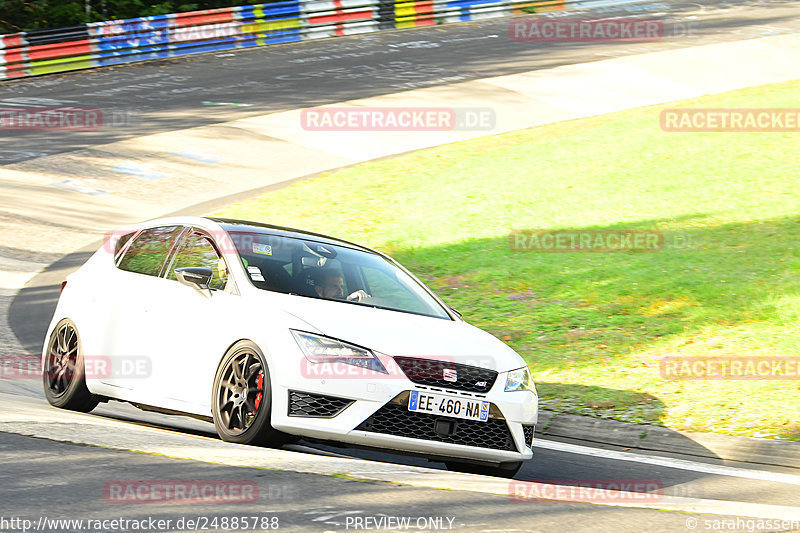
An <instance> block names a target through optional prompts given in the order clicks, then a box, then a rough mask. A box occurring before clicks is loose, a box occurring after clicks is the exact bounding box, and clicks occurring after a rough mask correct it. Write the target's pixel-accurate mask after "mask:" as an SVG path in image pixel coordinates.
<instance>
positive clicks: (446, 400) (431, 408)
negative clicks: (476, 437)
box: [408, 390, 489, 422]
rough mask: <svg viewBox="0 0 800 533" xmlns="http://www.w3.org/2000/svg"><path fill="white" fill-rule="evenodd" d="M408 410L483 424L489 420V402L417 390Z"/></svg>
mask: <svg viewBox="0 0 800 533" xmlns="http://www.w3.org/2000/svg"><path fill="white" fill-rule="evenodd" d="M408 410H409V411H412V412H414V413H429V414H432V415H442V416H450V417H453V418H463V419H466V420H480V421H481V422H486V421H487V420H489V402H486V401H482V400H470V399H467V398H458V397H456V396H447V395H444V394H435V393H432V392H420V391H416V390H412V391H411V396H410V397H409V399H408Z"/></svg>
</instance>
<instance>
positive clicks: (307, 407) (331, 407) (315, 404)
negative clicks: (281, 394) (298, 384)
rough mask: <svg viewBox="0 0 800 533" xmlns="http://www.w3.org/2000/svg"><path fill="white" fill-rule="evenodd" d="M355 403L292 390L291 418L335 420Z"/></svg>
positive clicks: (344, 399)
mask: <svg viewBox="0 0 800 533" xmlns="http://www.w3.org/2000/svg"><path fill="white" fill-rule="evenodd" d="M353 402H354V400H348V399H346V398H337V397H335V396H324V395H322V394H311V393H308V392H298V391H294V390H290V391H289V416H307V417H310V418H333V417H335V416H336V415H338V414H339V413H341V412H342V411H344V410H345V409H347V408H348V407H349V406H350V405H351V404H352V403H353Z"/></svg>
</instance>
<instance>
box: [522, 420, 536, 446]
mask: <svg viewBox="0 0 800 533" xmlns="http://www.w3.org/2000/svg"><path fill="white" fill-rule="evenodd" d="M535 429H536V426H528V425H525V424H523V425H522V433H524V434H525V445H526V446H527V447H528V448H532V447H533V432H534V430H535Z"/></svg>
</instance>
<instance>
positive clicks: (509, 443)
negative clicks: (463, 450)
mask: <svg viewBox="0 0 800 533" xmlns="http://www.w3.org/2000/svg"><path fill="white" fill-rule="evenodd" d="M437 421H439V427H441V426H442V425H445V426H447V427H448V428H451V429H452V432H451V433H450V434H448V435H443V434H441V433H440V432H437V431H436V429H437ZM356 430H361V431H369V432H372V433H384V434H387V435H396V436H398V437H409V438H412V439H424V440H433V441H439V442H446V443H448V444H461V445H464V446H475V447H478V448H489V449H492V450H508V451H517V448H516V446H515V445H514V438H513V437H512V435H511V431H510V430H509V429H508V424H506V421H505V420H503V419H499V418H490V419H489V420H487V421H486V422H479V421H477V420H462V419H459V418H451V417H448V416H437V415H431V414H426V413H413V412H411V411H409V410H408V409H407V408H406V406H404V405H402V404H398V403H387V404H386V405H384V406H383V407H381V408H380V409H378V411H376V412H375V413H374V414H373V415H372V416H371V417H369V418H367V419H366V420H365V421H364V422H362V423H361V425H359V426H358V427H357V428H356Z"/></svg>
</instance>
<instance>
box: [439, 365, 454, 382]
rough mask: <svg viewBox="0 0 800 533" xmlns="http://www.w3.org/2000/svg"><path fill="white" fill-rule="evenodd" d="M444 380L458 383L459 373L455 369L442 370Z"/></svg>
mask: <svg viewBox="0 0 800 533" xmlns="http://www.w3.org/2000/svg"><path fill="white" fill-rule="evenodd" d="M442 379H444V380H445V381H450V382H456V381H458V372H457V371H456V370H455V369H453V368H444V369H442Z"/></svg>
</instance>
